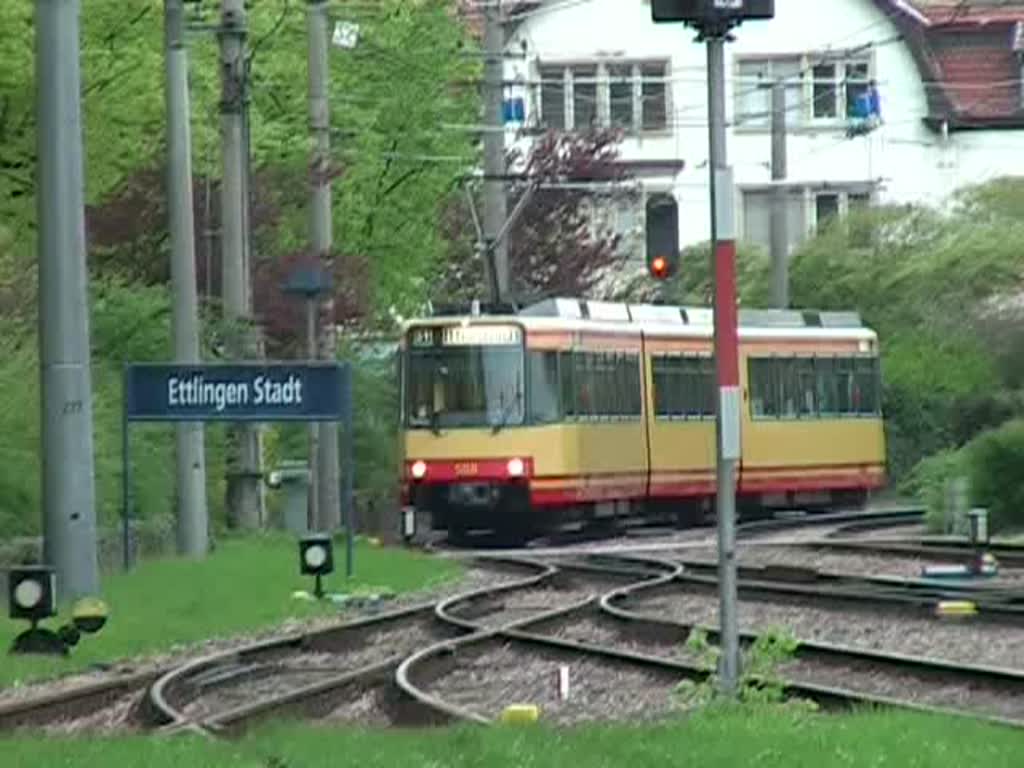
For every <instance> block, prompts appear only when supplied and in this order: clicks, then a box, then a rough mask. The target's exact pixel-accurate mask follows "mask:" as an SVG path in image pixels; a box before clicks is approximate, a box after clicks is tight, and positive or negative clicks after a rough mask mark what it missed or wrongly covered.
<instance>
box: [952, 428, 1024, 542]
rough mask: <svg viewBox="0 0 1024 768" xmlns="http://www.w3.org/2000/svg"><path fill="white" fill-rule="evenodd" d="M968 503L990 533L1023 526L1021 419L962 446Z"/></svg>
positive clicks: (1022, 441)
mask: <svg viewBox="0 0 1024 768" xmlns="http://www.w3.org/2000/svg"><path fill="white" fill-rule="evenodd" d="M966 462H967V470H968V479H969V482H970V494H971V502H972V504H974V505H977V506H981V507H987V508H988V510H989V521H990V522H989V525H990V528H991V530H992V531H993V532H996V531H1003V530H1006V529H1008V528H1020V527H1022V526H1024V420H1019V419H1018V420H1014V421H1011V422H1008V423H1006V424H1004V425H1003V426H1002V427H1000V428H999V429H995V430H991V431H989V432H985V433H984V434H982V435H980V436H979V437H978V438H977V439H975V440H974V441H973V442H972V443H971V444H970V445H969V446H968V447H967V449H966Z"/></svg>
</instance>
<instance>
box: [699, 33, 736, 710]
mask: <svg viewBox="0 0 1024 768" xmlns="http://www.w3.org/2000/svg"><path fill="white" fill-rule="evenodd" d="M707 50H708V108H709V117H710V120H709V125H710V128H709V140H710V150H711V151H710V156H711V162H710V163H709V166H710V177H711V179H710V182H711V241H712V250H711V259H712V275H713V276H714V277H713V279H714V297H715V298H714V318H715V319H714V326H715V368H716V374H717V378H718V408H717V410H716V415H715V427H716V428H715V434H716V442H717V454H718V461H717V472H718V488H717V491H718V492H717V495H716V507H717V509H716V511H717V517H718V584H719V587H718V588H719V620H720V624H721V643H722V657H721V668H720V670H719V674H720V678H721V685H722V689H723V693H725V694H726V695H730V696H731V695H734V694H735V692H736V687H737V681H738V679H739V672H740V654H739V627H738V620H737V615H736V602H737V594H736V561H735V545H736V461H737V459H739V457H740V420H739V411H740V389H739V353H738V341H737V327H736V326H737V322H736V320H737V311H736V225H735V211H734V200H733V194H734V193H733V180H732V171H731V169H730V168H729V165H728V163H727V156H726V133H725V40H724V33H723V34H719V35H709V36H708V38H707Z"/></svg>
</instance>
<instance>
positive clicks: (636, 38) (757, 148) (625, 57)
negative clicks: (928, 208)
mask: <svg viewBox="0 0 1024 768" xmlns="http://www.w3.org/2000/svg"><path fill="white" fill-rule="evenodd" d="M992 1H993V0H989V2H992ZM512 4H513V6H514V8H513V9H512V10H511V11H509V12H508V16H509V22H508V24H507V28H506V35H507V51H508V52H509V53H510V54H520V56H519V57H518V58H513V57H511V56H510V57H509V59H508V60H507V63H506V78H507V80H508V81H514V82H515V83H517V84H516V85H512V86H509V87H508V88H507V92H506V96H507V97H521V98H523V99H524V100H525V105H526V111H525V121H524V122H523V123H522V124H510V126H509V127H510V130H509V133H508V138H507V140H508V142H509V143H513V142H528V141H530V140H531V137H532V136H535V135H536V132H537V131H538V130H544V129H546V128H550V129H558V130H573V129H579V128H584V127H586V126H590V125H594V124H597V125H620V126H622V127H623V128H624V129H625V130H626V132H627V138H626V140H625V141H624V143H623V146H622V158H623V160H624V161H625V162H627V163H628V164H630V167H631V168H632V170H633V171H634V172H635V173H636V175H637V177H638V178H641V179H642V181H643V185H644V189H645V193H646V194H652V193H656V192H669V193H671V194H672V195H673V196H674V197H675V199H676V202H677V204H678V207H679V223H680V227H679V228H680V245H681V246H686V245H688V244H692V243H695V242H699V241H702V240H706V239H708V237H709V230H710V223H709V201H708V168H707V151H708V150H707V148H708V128H707V83H706V66H705V55H706V54H705V47H704V45H703V44H698V43H696V42H695V32H694V31H693V30H691V29H685V28H683V27H682V26H681V25H663V24H658V25H656V24H654V22H653V21H652V20H651V11H650V2H649V0H532V1H528V2H522V1H520V2H518V3H514V2H513V3H512ZM506 7H508V6H507V5H506ZM775 7H776V17H775V19H773V20H772V21H767V22H764V21H760V22H750V23H748V24H745V25H743V26H741V27H739V28H738V29H737V30H735V41H734V42H731V43H730V44H729V45H728V46H727V48H726V57H727V58H726V67H727V81H728V83H727V101H726V111H727V118H726V119H727V122H728V125H729V131H728V133H729V138H728V155H729V162H730V164H731V165H732V166H733V170H734V174H735V179H736V185H737V190H736V194H737V200H736V206H737V208H736V209H737V213H738V219H739V220H738V224H739V227H740V234H741V237H742V239H744V240H747V241H750V242H755V243H759V244H763V245H764V246H765V247H767V245H768V242H769V239H768V238H769V191H768V190H769V187H770V179H771V163H770V159H771V132H770V107H771V95H770V90H768V89H766V88H764V87H762V86H760V85H759V84H762V83H765V82H770V81H771V80H773V79H777V78H785V81H786V104H787V113H786V117H787V120H786V122H787V129H788V137H787V155H788V168H787V177H786V181H785V184H786V187H787V189H788V192H789V194H788V202H789V207H788V214H789V222H790V225H789V233H790V239H791V243H790V247H791V248H792V247H793V245H795V244H796V242H798V241H799V240H801V239H803V238H804V237H806V236H807V235H808V234H809V233H811V232H813V230H814V228H815V226H816V225H817V223H818V222H820V221H822V220H823V219H825V218H826V217H827V216H829V215H832V214H835V213H840V214H841V213H843V212H844V211H846V210H847V209H848V208H849V207H850V206H853V205H858V204H864V203H872V202H874V203H880V202H884V203H908V202H924V203H937V202H940V201H941V200H942V199H943V198H945V197H946V196H947V195H948V194H949V193H950V192H952V191H954V190H955V189H956V188H958V187H961V186H963V185H967V184H974V183H979V182H983V181H986V180H988V179H991V178H993V177H995V176H999V175H1006V174H1024V111H1022V93H1024V89H1022V87H1021V59H1020V51H1021V38H1022V34H1021V22H1020V20H1021V19H1024V3H1021V4H1016V5H1014V4H1011V5H1009V6H1008V5H1007V4H1006V3H1005V2H1004V3H1002V4H1001V5H1000V6H999V7H987V4H986V1H985V0H972V3H971V4H969V5H968V4H963V3H957V2H955V0H947V4H946V5H945V6H943V5H936V3H935V2H934V1H933V2H925V0H915V2H914V3H911V2H909V1H907V0H776V3H775ZM870 79H874V80H876V81H877V87H878V91H879V94H880V97H881V113H882V120H883V123H882V125H881V126H880V127H879V128H878V129H877V130H875V131H874V132H873V133H870V134H868V135H866V136H859V137H856V138H848V137H847V134H846V130H847V127H848V125H849V122H848V119H847V117H846V114H847V111H846V110H847V104H848V103H851V102H852V101H853V100H854V99H855V97H856V96H857V95H858V94H859V93H861V92H862V91H863V90H864V88H865V87H866V86H867V83H868V81H869V80H870ZM642 211H643V206H642V203H641V205H640V206H639V207H636V208H633V209H632V210H631V211H630V210H623V211H621V212H620V213H619V215H618V216H616V217H615V218H616V219H617V226H618V227H619V229H620V231H623V232H631V233H633V239H632V241H631V242H632V245H631V252H632V253H633V254H634V256H635V257H636V258H638V259H642V258H643V249H644V237H643V216H642Z"/></svg>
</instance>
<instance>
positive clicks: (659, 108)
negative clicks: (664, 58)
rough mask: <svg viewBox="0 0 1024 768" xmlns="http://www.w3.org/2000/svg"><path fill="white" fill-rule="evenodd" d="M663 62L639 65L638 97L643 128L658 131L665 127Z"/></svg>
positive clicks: (664, 68)
mask: <svg viewBox="0 0 1024 768" xmlns="http://www.w3.org/2000/svg"><path fill="white" fill-rule="evenodd" d="M665 71H666V67H665V65H664V64H643V65H641V67H640V74H641V80H640V91H641V93H640V98H641V99H642V101H643V110H642V112H643V129H644V130H645V131H658V130H662V129H663V128H665V127H666V123H667V122H668V121H667V120H666V114H665V112H666V103H665V101H666V100H665V91H666V87H665V86H666V82H665Z"/></svg>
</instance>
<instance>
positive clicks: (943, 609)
mask: <svg viewBox="0 0 1024 768" xmlns="http://www.w3.org/2000/svg"><path fill="white" fill-rule="evenodd" d="M977 612H978V608H977V606H976V605H975V604H974V603H972V602H971V601H970V600H945V601H943V602H940V603H939V604H938V605H937V606H935V615H936V616H974V615H975V614H976V613H977Z"/></svg>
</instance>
